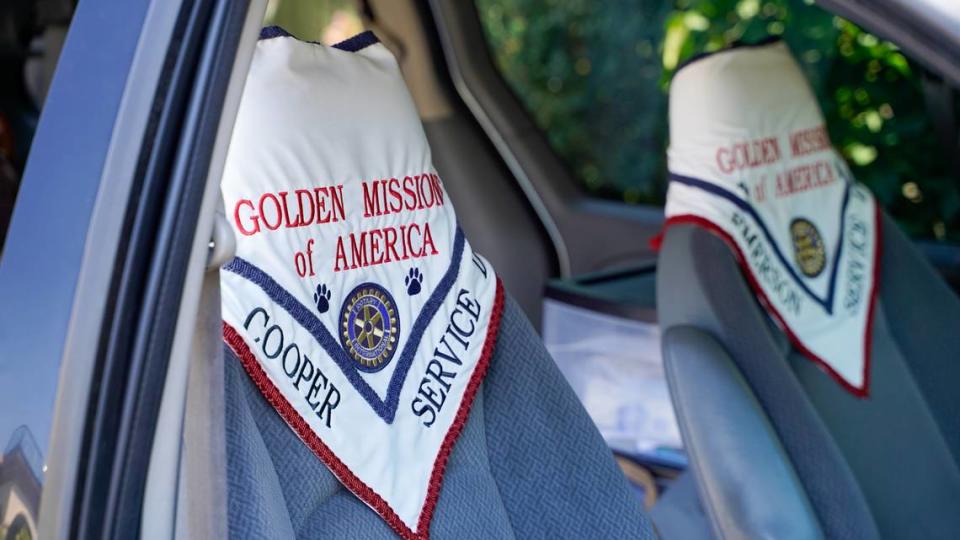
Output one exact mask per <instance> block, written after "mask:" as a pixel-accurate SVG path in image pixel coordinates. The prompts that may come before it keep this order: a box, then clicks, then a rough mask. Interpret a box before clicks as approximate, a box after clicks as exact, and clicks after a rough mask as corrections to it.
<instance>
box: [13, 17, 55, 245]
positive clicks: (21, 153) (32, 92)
mask: <svg viewBox="0 0 960 540" xmlns="http://www.w3.org/2000/svg"><path fill="white" fill-rule="evenodd" d="M72 14H73V2H72V1H71V0H43V1H35V0H5V1H4V2H2V3H0V81H3V82H2V83H0V256H2V254H3V244H4V240H5V239H6V235H7V226H8V225H9V222H10V217H11V215H12V213H13V205H14V202H15V201H16V197H17V191H19V188H20V178H21V177H22V176H23V168H24V165H25V164H26V162H27V154H28V153H29V151H30V144H31V142H32V141H33V133H34V131H36V128H37V120H38V119H39V117H40V108H41V107H42V106H43V101H44V99H45V98H46V95H47V89H48V88H49V87H50V81H51V79H52V78H53V70H54V68H55V67H56V65H57V58H59V56H60V49H61V48H62V47H63V41H64V39H65V38H66V35H67V25H68V24H69V23H70V17H71V15H72Z"/></svg>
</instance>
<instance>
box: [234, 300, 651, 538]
mask: <svg viewBox="0 0 960 540" xmlns="http://www.w3.org/2000/svg"><path fill="white" fill-rule="evenodd" d="M224 353H225V355H226V361H225V362H226V365H225V371H226V433H227V460H228V508H229V524H228V525H229V531H230V537H231V538H311V539H312V538H356V539H365V538H393V537H395V535H394V533H393V532H392V531H391V530H390V529H389V528H388V527H387V525H386V524H385V523H384V522H383V521H382V520H381V519H380V518H379V517H378V516H377V515H376V514H375V513H374V512H373V511H372V510H370V509H368V508H367V507H366V506H364V504H363V503H362V502H360V500H359V499H357V498H356V497H354V496H353V495H352V494H351V493H350V492H348V491H347V490H345V489H344V488H343V487H342V486H341V485H340V484H339V483H338V482H337V480H336V479H335V478H334V477H333V476H332V475H331V473H330V472H329V471H328V470H327V469H326V468H325V467H324V466H323V464H322V463H321V462H320V460H319V459H317V458H316V457H315V456H314V455H313V454H312V453H311V451H310V450H309V449H308V448H307V447H306V445H304V444H303V443H302V442H301V441H300V440H299V439H298V438H297V436H296V435H295V434H294V433H293V432H292V431H291V430H290V429H289V428H288V427H287V425H286V424H285V423H284V422H283V420H282V419H281V418H280V417H279V415H278V414H277V413H276V412H275V411H274V410H273V408H272V407H271V406H270V405H269V404H268V403H267V402H266V401H265V400H264V399H263V397H262V396H261V394H260V392H259V391H258V390H257V389H256V387H255V386H254V385H253V383H252V382H251V381H250V379H249V378H248V377H247V375H246V372H245V371H244V370H243V368H242V367H241V365H240V363H239V362H238V361H237V360H236V358H235V357H234V356H233V355H232V353H231V352H230V350H229V348H226V347H225V348H224ZM482 388H483V391H482V392H478V393H477V397H476V401H475V402H474V404H473V407H472V409H471V413H470V417H469V421H468V422H467V425H466V428H465V429H464V431H463V433H462V434H461V435H460V438H459V440H458V441H457V443H456V446H455V447H454V450H453V453H452V454H451V457H450V461H449V463H448V465H447V473H446V476H445V479H444V482H443V487H442V490H441V494H440V500H439V503H438V506H437V509H436V513H435V516H434V519H433V524H432V527H431V531H430V532H431V537H432V538H440V539H443V538H457V539H464V538H653V533H652V529H651V527H650V522H649V520H648V519H647V517H646V516H645V514H644V513H643V511H642V510H641V505H640V501H639V500H638V498H637V497H636V496H635V495H634V494H633V493H632V492H631V491H630V488H629V486H628V485H627V483H626V480H625V478H624V476H623V474H621V472H620V470H619V469H618V468H617V466H616V464H615V463H614V461H613V459H612V455H611V453H610V451H609V450H608V449H607V447H606V445H605V444H604V441H603V439H602V438H601V437H600V434H599V433H598V432H597V430H596V428H595V427H594V426H593V424H592V422H591V421H590V418H589V417H588V416H587V414H586V412H585V411H584V410H583V408H582V406H581V405H580V403H579V401H578V400H577V398H576V395H575V394H574V393H573V390H571V389H570V387H569V386H568V385H567V383H566V381H565V380H564V379H563V377H562V375H561V374H560V372H559V371H558V369H557V368H556V366H555V365H554V363H553V361H552V360H551V359H550V357H549V356H548V355H547V352H546V351H545V349H544V348H543V345H542V344H541V342H540V341H539V339H538V338H537V337H536V334H535V333H534V331H533V328H532V327H531V326H530V324H529V322H527V320H526V318H525V317H524V316H523V314H522V313H521V311H520V309H519V308H518V307H517V305H516V303H515V302H513V301H512V300H510V299H509V298H508V301H507V303H506V308H505V311H504V315H503V320H502V324H501V329H500V333H499V336H498V339H497V345H496V350H495V352H494V356H493V358H492V361H491V364H490V368H489V372H488V374H487V376H486V379H485V380H484V382H483V386H482Z"/></svg>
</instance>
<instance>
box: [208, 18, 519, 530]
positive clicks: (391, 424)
mask: <svg viewBox="0 0 960 540" xmlns="http://www.w3.org/2000/svg"><path fill="white" fill-rule="evenodd" d="M264 38H266V39H264ZM222 191H223V198H224V205H225V207H226V211H227V214H228V216H229V217H230V221H231V222H232V223H233V226H234V228H235V234H236V238H237V258H236V259H235V260H234V261H232V262H231V263H229V264H228V265H226V266H225V267H224V271H222V272H221V287H222V295H223V303H222V308H223V320H224V338H225V341H226V342H227V344H228V345H229V346H230V347H231V348H232V349H233V350H234V352H235V353H236V354H237V356H238V358H239V359H240V361H241V362H242V363H243V365H244V367H245V368H246V370H247V372H248V373H249V374H250V376H251V378H252V379H253V380H254V382H255V383H256V384H257V386H258V387H259V388H260V390H261V391H262V392H263V394H264V395H265V397H266V398H267V400H268V401H269V402H270V403H271V405H273V406H274V408H276V409H277V411H278V412H279V413H280V415H281V416H282V417H283V418H284V420H286V422H287V423H288V424H289V425H290V427H291V428H292V429H293V430H294V431H295V432H296V433H297V435H298V436H299V437H300V438H301V439H302V440H303V442H304V443H305V444H306V445H308V446H309V447H310V448H311V449H312V450H313V451H314V453H315V454H316V455H317V456H318V457H319V458H320V459H321V460H322V461H323V462H324V463H325V464H326V465H327V467H328V468H329V469H330V470H331V471H332V472H333V473H334V474H335V475H336V476H337V478H338V479H339V480H340V481H341V482H342V483H343V484H344V485H345V486H346V487H347V488H348V489H350V490H351V491H352V492H353V493H355V494H356V495H357V497H359V498H360V499H362V500H363V501H364V502H365V503H366V504H367V505H369V506H370V507H371V508H373V509H374V510H375V511H376V512H378V513H379V514H380V515H381V516H382V517H383V518H384V519H385V520H386V521H387V522H388V523H389V524H390V525H391V526H392V527H393V528H394V530H396V531H397V533H399V534H400V535H401V536H403V537H406V538H426V537H427V536H428V534H429V526H430V519H431V516H432V514H433V510H434V506H435V505H436V501H437V497H438V494H439V489H440V482H441V479H442V475H443V469H444V466H445V464H446V459H447V457H448V455H449V452H450V450H451V448H452V446H453V444H454V442H455V440H456V437H457V435H458V434H459V433H460V430H461V429H462V427H463V424H464V422H465V421H466V416H467V413H468V411H469V407H470V404H471V402H472V400H473V396H474V394H475V393H476V391H477V389H478V386H479V384H480V381H481V380H482V378H483V375H484V373H485V371H486V367H487V363H488V361H489V358H490V355H491V353H492V350H493V345H494V340H495V336H496V332H497V326H498V324H499V320H500V313H501V311H502V305H503V292H502V287H501V286H500V283H499V281H498V279H497V277H496V275H495V274H494V272H493V269H492V267H491V266H490V264H489V263H487V262H486V261H485V260H484V259H483V258H481V257H480V256H479V255H477V254H475V253H473V251H472V250H471V249H470V244H469V243H468V242H467V241H466V240H465V238H464V235H463V232H462V231H461V230H460V228H459V227H458V225H457V220H456V215H455V214H454V211H453V207H452V206H451V204H450V199H449V198H448V196H447V194H446V192H445V190H444V186H443V183H442V182H441V180H440V177H439V176H438V175H437V173H436V170H435V169H434V168H433V165H432V163H431V158H430V149H429V147H428V146H427V142H426V139H425V136H424V134H423V130H422V128H421V125H420V121H419V118H418V117H417V113H416V110H415V109H414V107H413V103H412V101H411V100H410V97H409V95H408V94H407V90H406V87H405V86H404V82H403V79H402V78H401V76H400V71H399V68H398V66H397V63H396V61H395V60H394V58H393V57H392V56H391V54H390V53H389V52H388V51H387V49H386V48H384V47H383V46H382V45H380V44H378V43H376V38H375V37H373V35H372V34H369V33H366V34H361V35H359V36H357V37H355V38H352V39H351V40H348V41H346V42H343V43H342V44H339V45H336V46H334V47H324V46H322V45H318V44H313V43H307V42H302V41H298V40H296V39H294V38H292V37H288V36H286V35H285V33H283V32H282V31H280V30H279V29H275V28H268V29H265V30H264V32H263V36H262V38H261V41H260V42H259V43H258V44H257V48H256V52H255V54H254V58H253V62H252V65H251V67H250V73H249V76H248V78H247V82H246V87H245V89H244V94H243V98H242V101H241V104H240V110H239V113H238V116H237V120H236V127H235V129H234V132H233V139H232V141H231V145H230V150H229V154H228V157H227V163H226V168H225V171H224V176H223V185H222Z"/></svg>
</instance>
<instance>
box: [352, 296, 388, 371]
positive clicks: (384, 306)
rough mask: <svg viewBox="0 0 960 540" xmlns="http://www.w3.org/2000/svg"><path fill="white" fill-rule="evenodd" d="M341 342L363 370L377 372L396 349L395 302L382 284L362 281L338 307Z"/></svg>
mask: <svg viewBox="0 0 960 540" xmlns="http://www.w3.org/2000/svg"><path fill="white" fill-rule="evenodd" d="M340 321H341V328H340V343H341V344H342V345H343V348H344V350H346V351H347V354H349V355H350V356H351V357H352V358H353V359H354V360H356V362H357V364H358V365H357V367H358V368H359V369H361V370H363V371H371V372H372V371H380V370H381V369H383V368H385V367H386V366H387V364H389V363H390V359H391V358H393V355H394V353H395V352H397V338H398V336H399V335H400V319H399V317H398V316H397V311H396V303H395V302H394V301H393V297H392V296H390V293H388V292H387V291H386V289H384V288H383V287H381V286H379V285H376V284H374V283H362V284H360V285H358V286H357V287H356V288H355V289H353V290H352V291H351V292H350V294H349V295H348V296H347V301H346V302H344V303H343V308H342V309H341V310H340Z"/></svg>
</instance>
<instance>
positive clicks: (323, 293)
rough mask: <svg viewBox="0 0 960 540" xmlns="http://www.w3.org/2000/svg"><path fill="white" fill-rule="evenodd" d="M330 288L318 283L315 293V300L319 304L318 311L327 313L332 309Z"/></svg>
mask: <svg viewBox="0 0 960 540" xmlns="http://www.w3.org/2000/svg"><path fill="white" fill-rule="evenodd" d="M330 294H331V293H330V289H328V288H327V286H326V285H324V284H323V283H321V284H320V285H317V291H316V292H315V293H313V302H314V303H315V304H317V311H319V312H320V313H326V312H327V310H328V309H330Z"/></svg>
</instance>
